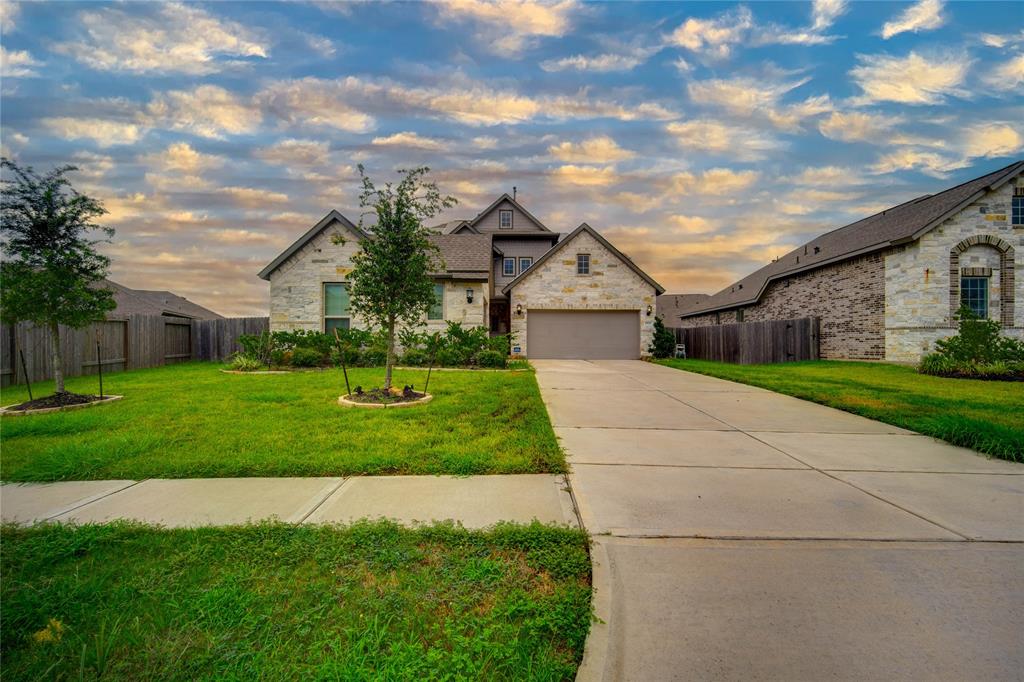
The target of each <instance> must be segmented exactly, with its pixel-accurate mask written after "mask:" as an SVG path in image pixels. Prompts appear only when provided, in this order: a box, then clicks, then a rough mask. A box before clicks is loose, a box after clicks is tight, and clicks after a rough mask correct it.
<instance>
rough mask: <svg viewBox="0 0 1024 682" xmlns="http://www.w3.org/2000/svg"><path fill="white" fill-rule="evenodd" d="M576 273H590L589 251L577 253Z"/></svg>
mask: <svg viewBox="0 0 1024 682" xmlns="http://www.w3.org/2000/svg"><path fill="white" fill-rule="evenodd" d="M576 274H577V275H589V274H590V254H589V253H577V254H576Z"/></svg>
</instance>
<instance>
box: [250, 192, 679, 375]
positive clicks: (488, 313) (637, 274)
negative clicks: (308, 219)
mask: <svg viewBox="0 0 1024 682" xmlns="http://www.w3.org/2000/svg"><path fill="white" fill-rule="evenodd" d="M432 230H433V231H434V232H435V235H434V236H433V237H432V241H433V243H434V245H435V246H436V247H437V248H438V252H439V256H440V259H439V260H440V261H441V262H443V263H444V269H443V270H441V271H439V272H435V273H433V274H432V278H433V279H434V287H435V295H436V301H437V302H436V304H435V306H434V307H433V308H432V309H431V310H430V311H429V313H428V314H427V316H426V319H425V320H424V324H425V325H426V327H427V329H428V330H440V329H443V328H444V327H445V326H446V324H447V323H448V322H450V321H451V322H461V323H462V324H464V325H466V326H486V327H488V328H489V329H490V330H491V332H492V333H495V334H504V333H508V332H511V333H512V334H513V335H514V341H513V347H512V354H513V355H515V356H523V357H527V356H528V357H531V358H594V359H596V358H639V357H642V356H644V355H646V354H647V353H648V348H649V347H650V345H651V340H652V336H653V330H654V303H655V297H656V296H657V295H658V294H661V293H664V289H663V288H662V287H661V286H660V285H658V283H657V282H655V281H654V280H653V279H651V278H650V277H649V276H648V275H647V274H646V273H644V272H643V270H641V269H640V268H639V267H637V265H636V264H635V263H633V261H631V260H630V259H629V258H628V257H626V256H625V255H624V254H622V253H621V252H620V251H618V249H616V248H615V247H614V246H612V244H611V243H609V242H608V241H607V240H606V239H604V238H603V237H602V236H601V235H600V234H599V233H598V232H597V231H596V230H594V229H593V228H591V227H590V226H589V225H586V224H582V225H580V226H579V227H577V228H576V229H575V230H573V231H572V232H571V233H569V234H564V235H562V234H559V233H557V232H554V231H552V230H550V229H549V228H548V227H547V226H546V225H544V223H542V222H541V221H540V220H539V219H537V218H536V217H534V216H533V215H532V214H531V213H530V212H529V211H528V210H526V208H524V207H523V206H522V205H521V204H520V203H519V202H518V201H516V198H515V197H514V196H510V195H508V194H503V195H501V196H500V197H498V199H496V200H495V201H494V202H493V203H491V205H490V206H488V207H487V208H485V209H484V210H483V211H481V212H480V213H479V214H478V215H477V216H476V217H475V218H473V219H472V220H455V221H451V222H448V223H444V224H442V225H437V226H435V227H433V228H432ZM362 239H372V234H367V233H366V232H364V231H362V230H360V229H359V227H358V226H356V225H355V224H354V223H352V222H351V221H350V220H348V219H347V218H346V217H345V216H344V215H342V214H341V213H339V212H337V211H331V212H330V213H329V214H327V216H325V217H324V218H323V219H322V220H320V221H319V222H318V223H317V224H315V225H313V227H312V228H310V229H309V230H308V231H307V232H306V233H305V234H303V235H302V236H301V237H299V239H298V240H296V241H295V243H293V244H292V245H291V246H289V247H288V248H287V249H285V250H284V252H282V253H281V254H280V255H279V256H278V257H277V258H275V259H274V260H273V261H271V263H270V264H269V265H267V267H265V268H264V269H263V270H262V271H261V272H260V273H259V276H260V277H261V278H263V279H265V280H268V281H269V282H270V325H271V329H319V330H322V331H330V330H332V329H334V328H335V327H342V328H347V327H360V326H362V324H363V322H362V321H361V320H359V319H358V316H356V315H355V314H354V313H353V312H352V311H351V310H350V308H349V305H348V290H347V279H348V276H349V275H350V274H351V272H352V256H353V255H354V254H355V253H356V252H357V251H358V249H359V242H360V240H362Z"/></svg>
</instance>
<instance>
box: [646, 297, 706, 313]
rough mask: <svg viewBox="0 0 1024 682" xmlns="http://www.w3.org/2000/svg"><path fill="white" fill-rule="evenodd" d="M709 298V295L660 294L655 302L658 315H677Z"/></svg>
mask: <svg viewBox="0 0 1024 682" xmlns="http://www.w3.org/2000/svg"><path fill="white" fill-rule="evenodd" d="M707 298H710V294H662V295H661V296H658V300H657V302H656V305H657V308H658V314H659V315H666V314H669V313H672V314H678V313H679V311H681V310H685V309H687V308H689V307H690V306H694V305H697V304H698V303H700V302H702V301H704V300H706V299H707Z"/></svg>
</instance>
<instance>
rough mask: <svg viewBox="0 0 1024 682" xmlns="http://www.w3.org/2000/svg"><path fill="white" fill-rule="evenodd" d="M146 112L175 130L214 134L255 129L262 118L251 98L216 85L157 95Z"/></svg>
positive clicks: (206, 134)
mask: <svg viewBox="0 0 1024 682" xmlns="http://www.w3.org/2000/svg"><path fill="white" fill-rule="evenodd" d="M147 112H148V115H149V116H150V117H151V118H152V119H154V121H156V122H159V123H160V124H161V125H163V126H166V127H168V128H170V129H172V130H184V131H187V132H190V133H193V134H195V135H199V136H201V137H211V138H221V137H224V135H225V134H230V135H242V134H245V133H251V132H254V131H255V130H256V129H257V128H258V127H259V125H260V121H261V119H262V114H261V113H260V110H259V108H258V107H256V106H255V105H254V104H253V103H252V102H249V101H246V100H243V99H240V98H239V97H237V96H236V95H235V94H234V93H232V92H229V91H227V90H225V89H224V88H221V87H218V86H216V85H200V86H199V87H197V88H195V89H194V90H190V91H185V90H175V91H172V92H167V93H164V94H162V95H158V96H157V97H155V98H154V99H153V101H151V102H150V103H149V106H148V108H147Z"/></svg>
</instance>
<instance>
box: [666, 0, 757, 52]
mask: <svg viewBox="0 0 1024 682" xmlns="http://www.w3.org/2000/svg"><path fill="white" fill-rule="evenodd" d="M753 26H754V17H753V15H752V14H751V13H750V10H749V9H747V8H746V7H742V6H741V7H739V8H737V9H735V10H730V11H728V12H723V13H722V14H719V15H718V16H717V17H715V18H713V19H696V18H694V17H690V18H689V19H687V20H686V21H684V22H683V23H682V24H681V25H680V26H679V27H678V28H677V29H676V30H675V31H673V32H672V34H671V35H670V36H669V39H670V40H671V41H672V42H673V43H675V44H676V45H678V46H679V47H683V48H686V49H687V50H690V51H691V52H699V53H703V54H706V55H708V56H711V57H715V58H723V57H728V56H729V53H730V52H731V50H732V47H733V46H734V45H738V44H739V43H742V42H744V40H745V39H746V37H747V33H748V31H750V29H751V28H753Z"/></svg>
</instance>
